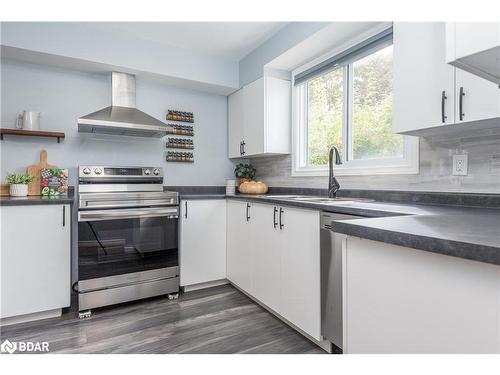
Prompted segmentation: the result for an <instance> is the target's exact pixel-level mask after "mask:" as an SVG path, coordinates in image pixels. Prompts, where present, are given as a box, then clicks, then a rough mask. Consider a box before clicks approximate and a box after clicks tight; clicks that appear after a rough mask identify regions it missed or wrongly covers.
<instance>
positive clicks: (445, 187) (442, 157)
mask: <svg viewBox="0 0 500 375" xmlns="http://www.w3.org/2000/svg"><path fill="white" fill-rule="evenodd" d="M456 153H468V156H469V166H468V175H467V176H453V175H452V156H453V155H454V154H456ZM250 162H251V163H252V164H254V165H255V167H256V168H257V178H258V179H260V180H263V181H265V182H266V183H267V184H268V185H269V186H282V187H309V188H322V187H327V185H328V178H327V177H292V176H291V171H292V157H291V155H285V156H274V157H266V158H257V159H252V160H250ZM337 178H338V180H339V182H340V184H341V188H344V189H384V190H412V191H452V192H471V193H476V192H477V193H496V194H500V139H499V137H498V136H497V135H496V134H495V135H492V134H491V135H490V136H484V137H474V138H464V137H461V138H456V139H453V138H451V139H447V140H446V141H443V140H442V139H424V138H421V139H420V173H419V174H411V175H374V176H339V177H337Z"/></svg>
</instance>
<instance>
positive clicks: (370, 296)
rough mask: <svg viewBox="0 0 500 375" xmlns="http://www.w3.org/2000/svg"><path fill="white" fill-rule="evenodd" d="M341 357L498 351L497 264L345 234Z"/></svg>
mask: <svg viewBox="0 0 500 375" xmlns="http://www.w3.org/2000/svg"><path fill="white" fill-rule="evenodd" d="M344 251H345V253H344V254H345V272H344V277H345V279H344V285H345V291H344V304H343V305H344V324H345V325H344V333H345V334H344V338H345V341H344V353H387V354H398V353H409V354H417V353H430V354H438V353H497V354H498V353H500V303H499V301H500V266H497V265H493V264H486V263H481V262H476V261H471V260H467V259H460V258H455V257H451V256H446V255H441V254H434V253H430V252H425V251H421V250H415V249H410V248H405V247H401V246H395V245H390V244H387V243H382V242H377V241H371V240H366V239H360V238H357V237H351V236H348V237H347V239H346V240H345V249H344Z"/></svg>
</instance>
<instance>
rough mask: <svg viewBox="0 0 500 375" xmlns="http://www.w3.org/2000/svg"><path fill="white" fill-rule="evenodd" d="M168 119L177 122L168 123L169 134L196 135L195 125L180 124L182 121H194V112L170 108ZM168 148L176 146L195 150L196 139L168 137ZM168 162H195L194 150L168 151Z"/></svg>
mask: <svg viewBox="0 0 500 375" xmlns="http://www.w3.org/2000/svg"><path fill="white" fill-rule="evenodd" d="M167 121H174V122H176V123H173V124H172V123H167V134H171V135H177V136H187V137H193V136H194V127H193V125H185V124H178V123H179V122H180V123H194V115H193V112H182V111H177V110H172V109H169V110H168V113H167ZM165 146H166V148H175V149H180V150H194V141H193V139H190V138H184V137H181V138H178V137H169V138H168V139H167V143H166V145H165ZM165 159H166V161H167V162H180V163H194V154H193V152H185V151H167V156H166V158H165Z"/></svg>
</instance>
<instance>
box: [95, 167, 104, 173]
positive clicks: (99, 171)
mask: <svg viewBox="0 0 500 375" xmlns="http://www.w3.org/2000/svg"><path fill="white" fill-rule="evenodd" d="M94 173H95V174H101V173H102V169H101V168H95V169H94Z"/></svg>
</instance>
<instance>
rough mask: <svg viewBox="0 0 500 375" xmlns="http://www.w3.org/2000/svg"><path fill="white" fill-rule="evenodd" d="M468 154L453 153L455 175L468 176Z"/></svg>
mask: <svg viewBox="0 0 500 375" xmlns="http://www.w3.org/2000/svg"><path fill="white" fill-rule="evenodd" d="M467 164H468V162H467V154H463V155H453V176H467Z"/></svg>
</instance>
